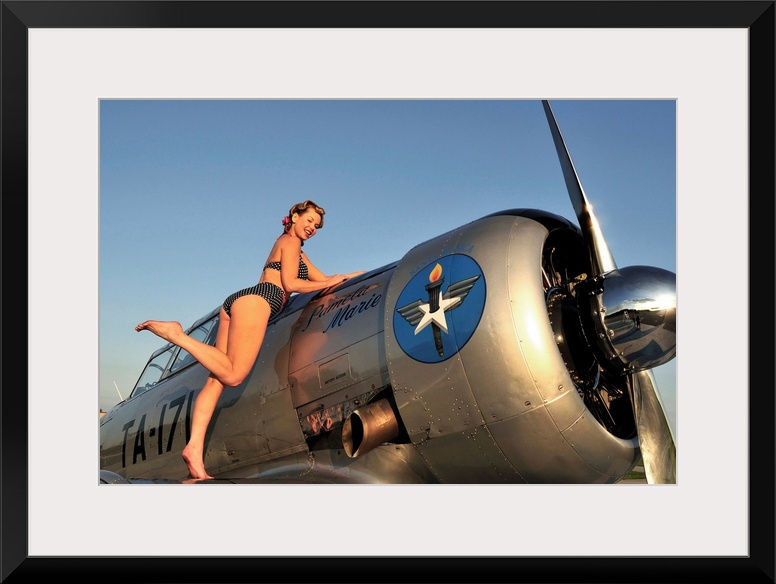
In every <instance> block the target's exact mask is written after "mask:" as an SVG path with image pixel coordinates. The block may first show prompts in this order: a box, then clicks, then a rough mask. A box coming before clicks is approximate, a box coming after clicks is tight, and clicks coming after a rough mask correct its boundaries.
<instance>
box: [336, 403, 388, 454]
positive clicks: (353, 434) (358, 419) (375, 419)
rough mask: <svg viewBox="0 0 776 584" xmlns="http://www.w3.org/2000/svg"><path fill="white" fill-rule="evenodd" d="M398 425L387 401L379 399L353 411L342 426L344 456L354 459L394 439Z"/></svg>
mask: <svg viewBox="0 0 776 584" xmlns="http://www.w3.org/2000/svg"><path fill="white" fill-rule="evenodd" d="M398 434H399V423H398V421H397V420H396V416H394V414H393V409H392V408H391V404H390V403H388V400H385V399H381V400H379V401H376V402H374V403H371V404H368V405H366V406H364V407H363V408H359V409H357V410H356V411H354V412H353V413H352V414H350V416H348V418H347V420H345V423H344V424H343V426H342V444H343V446H344V448H345V454H347V455H348V456H349V457H350V458H356V457H357V456H359V455H361V454H366V453H367V452H369V451H370V450H372V449H373V448H374V447H375V446H380V444H383V443H384V442H388V441H389V440H392V439H394V438H396V436H398Z"/></svg>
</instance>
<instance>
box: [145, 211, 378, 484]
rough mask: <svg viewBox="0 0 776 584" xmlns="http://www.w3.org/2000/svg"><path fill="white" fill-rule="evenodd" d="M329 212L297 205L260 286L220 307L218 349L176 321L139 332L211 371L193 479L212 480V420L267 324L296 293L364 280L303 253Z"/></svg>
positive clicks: (199, 404)
mask: <svg viewBox="0 0 776 584" xmlns="http://www.w3.org/2000/svg"><path fill="white" fill-rule="evenodd" d="M324 213H325V211H324V210H323V209H322V208H321V207H319V206H318V205H316V204H315V203H314V202H313V201H309V200H308V201H304V202H303V203H297V204H296V205H294V206H293V207H291V210H290V211H289V213H288V216H286V217H284V218H283V234H282V235H281V236H280V237H278V239H277V240H276V241H275V244H274V245H273V246H272V251H270V253H269V257H268V258H267V262H266V264H265V266H264V269H263V270H262V272H261V277H260V278H259V282H258V284H256V285H255V286H252V287H250V288H245V289H243V290H240V291H239V292H235V293H234V294H232V295H230V296H229V297H227V299H226V300H225V301H224V304H223V306H221V313H220V319H219V325H218V333H217V335H216V345H215V347H213V346H211V345H207V344H205V343H202V342H200V341H198V340H196V339H194V338H192V337H189V336H188V335H186V334H185V333H184V332H183V327H181V325H180V323H178V322H175V321H159V320H147V321H145V322H143V323H140V324H139V325H137V326H136V327H135V330H136V331H143V330H148V331H151V332H152V333H154V334H155V335H157V336H158V337H161V338H162V339H164V340H165V341H168V342H170V343H173V344H175V345H178V346H179V347H181V348H183V349H184V350H186V351H188V352H189V353H190V354H191V355H192V356H193V357H194V358H195V359H196V360H197V361H199V362H200V364H201V365H202V366H203V367H205V369H207V370H208V371H210V376H209V377H208V379H207V381H206V382H205V385H204V387H203V388H202V391H200V392H199V395H198V396H197V399H196V401H195V402H194V413H193V415H192V421H191V437H190V439H189V442H188V443H187V444H186V446H185V448H184V449H183V453H182V455H183V460H184V461H185V462H186V466H187V467H188V469H189V474H190V476H191V477H192V478H193V479H212V478H213V477H212V476H210V475H209V474H208V473H207V471H206V470H205V464H204V460H203V457H204V443H205V432H206V431H207V427H208V424H209V423H210V418H211V417H212V415H213V412H214V411H215V408H216V404H217V403H218V398H219V397H220V396H221V392H222V391H223V389H224V386H225V385H228V386H230V387H232V386H236V385H240V383H242V382H243V381H244V380H245V378H246V377H247V376H248V373H250V371H251V369H252V368H253V365H254V363H255V362H256V357H258V355H259V349H260V348H261V344H262V342H263V341H264V333H265V332H266V330H267V323H268V322H269V320H270V318H272V317H273V316H275V315H276V314H277V313H278V312H280V310H281V309H282V308H283V305H284V304H285V302H286V300H287V299H288V296H289V294H291V293H292V292H299V293H305V292H315V291H316V290H323V289H325V288H329V287H332V286H336V285H337V284H340V283H342V282H344V281H345V280H347V279H349V278H352V277H354V276H358V275H360V274H363V273H364V272H352V273H350V274H337V275H335V276H326V275H325V274H323V273H322V272H321V271H320V270H318V269H317V268H316V267H315V266H314V265H313V264H312V263H311V262H310V260H309V259H308V258H307V255H306V254H305V253H304V252H302V246H303V245H304V242H305V241H307V240H308V239H310V238H311V237H312V236H313V235H315V233H316V232H317V231H318V229H320V228H321V227H323V215H324Z"/></svg>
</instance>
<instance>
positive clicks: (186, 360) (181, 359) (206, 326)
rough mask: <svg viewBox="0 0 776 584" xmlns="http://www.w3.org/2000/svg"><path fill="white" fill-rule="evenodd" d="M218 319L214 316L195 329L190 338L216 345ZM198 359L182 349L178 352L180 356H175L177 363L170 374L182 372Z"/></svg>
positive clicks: (175, 362) (173, 365)
mask: <svg viewBox="0 0 776 584" xmlns="http://www.w3.org/2000/svg"><path fill="white" fill-rule="evenodd" d="M217 319H218V316H214V317H213V318H211V319H210V320H208V321H205V322H203V323H202V324H200V325H198V326H196V327H194V328H193V329H192V330H191V331H189V333H188V334H189V336H190V337H193V338H195V339H196V340H198V341H202V342H203V343H206V344H208V345H214V344H215V342H216V334H215V333H216V329H217V327H215V326H214V325H215V322H216V320H217ZM194 361H196V359H194V357H192V356H191V353H189V352H188V351H186V350H184V349H181V350H180V351H178V354H177V355H176V356H175V361H174V362H173V364H172V366H171V367H170V373H174V372H176V371H180V370H181V369H183V368H184V367H186V366H187V365H191V364H192V363H194Z"/></svg>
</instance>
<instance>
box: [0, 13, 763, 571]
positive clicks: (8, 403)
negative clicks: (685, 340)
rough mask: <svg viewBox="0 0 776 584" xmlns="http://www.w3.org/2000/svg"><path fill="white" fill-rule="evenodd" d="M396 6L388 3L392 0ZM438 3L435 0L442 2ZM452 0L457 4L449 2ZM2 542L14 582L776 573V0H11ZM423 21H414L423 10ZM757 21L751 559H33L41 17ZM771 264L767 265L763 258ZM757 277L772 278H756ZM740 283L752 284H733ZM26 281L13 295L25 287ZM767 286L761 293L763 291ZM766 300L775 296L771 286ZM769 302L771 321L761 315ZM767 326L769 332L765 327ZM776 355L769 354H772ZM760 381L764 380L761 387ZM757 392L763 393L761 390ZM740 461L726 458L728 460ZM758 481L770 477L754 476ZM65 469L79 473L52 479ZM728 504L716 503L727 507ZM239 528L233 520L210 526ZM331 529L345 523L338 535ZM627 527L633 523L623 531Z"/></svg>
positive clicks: (750, 24)
mask: <svg viewBox="0 0 776 584" xmlns="http://www.w3.org/2000/svg"><path fill="white" fill-rule="evenodd" d="M381 5H385V6H381ZM432 5H433V6H432ZM440 7H443V9H442V10H440ZM1 18H2V109H1V111H0V114H1V115H2V119H1V125H2V216H3V218H2V221H3V227H4V229H3V243H4V245H3V260H4V264H5V266H6V267H8V268H11V269H12V270H13V276H14V277H13V279H11V278H10V277H9V276H8V275H6V283H8V284H10V286H9V289H7V290H6V294H5V295H4V298H3V321H4V323H3V324H4V327H3V331H4V334H3V340H4V343H3V353H2V355H3V365H4V366H3V368H2V372H3V384H2V388H1V389H0V391H1V392H2V393H1V394H0V412H1V415H2V426H1V427H0V433H1V436H2V442H1V443H0V449H1V450H0V453H1V455H2V458H1V459H0V462H1V464H2V469H0V470H1V471H2V473H1V476H0V480H1V481H2V484H1V487H2V490H1V491H0V503H1V505H2V526H1V529H2V531H1V532H0V533H1V534H2V542H1V548H0V553H1V554H2V555H1V556H0V558H1V562H0V581H3V582H9V583H15V582H38V581H43V582H52V581H60V580H61V579H63V578H67V577H72V578H76V580H77V581H79V582H91V581H110V582H115V583H118V582H165V583H174V582H187V583H194V582H255V581H276V582H312V581H314V582H437V581H439V582H596V583H604V582H696V581H697V582H706V583H711V582H726V583H727V582H773V581H774V466H773V462H774V392H773V377H772V376H773V372H772V363H773V357H774V344H773V332H772V331H773V330H774V328H773V326H774V305H776V303H775V302H774V297H773V290H774V281H773V280H774V274H773V266H774V247H775V246H774V234H773V231H774V224H773V223H774V1H773V0H770V1H751V2H750V1H704V0H699V1H644V2H640V1H608V2H607V1H603V2H587V1H584V0H582V1H569V2H565V1H556V2H552V1H550V2H548V1H539V2H530V1H524V2H521V1H516V2H512V1H505V2H487V1H481V2H269V1H267V2H253V1H236V2H232V1H214V2H211V1H115V2H114V1H99V0H95V1H68V0H62V1H35V0H28V1H3V2H2V16H1ZM408 23H411V24H408ZM236 26H239V27H243V28H245V27H257V28H267V27H270V28H274V27H293V28H307V27H311V28H320V27H331V26H336V27H357V28H369V27H380V28H391V27H408V26H409V27H432V28H439V27H455V28H467V27H476V28H489V27H499V28H503V27H516V28H518V27H519V28H534V27H551V28H565V27H569V28H583V27H604V28H608V27H612V28H623V27H637V28H649V27H666V28H683V27H687V28H717V27H724V28H731V27H734V28H744V29H748V31H749V57H750V61H749V84H750V86H749V91H750V97H749V108H750V126H749V133H750V138H749V141H750V142H749V143H750V153H749V155H750V162H749V164H750V166H749V171H750V189H751V190H750V200H749V203H750V209H749V241H750V248H749V251H750V256H749V263H750V267H751V268H752V269H750V271H749V274H750V281H749V298H750V300H751V302H750V307H756V313H754V314H753V312H754V310H755V309H754V308H750V313H749V322H750V325H752V326H750V338H749V364H750V369H749V387H750V388H758V389H757V396H756V400H755V399H750V402H749V403H750V411H749V433H750V435H749V445H750V452H749V456H750V464H749V468H750V469H753V468H756V469H757V476H756V477H750V481H749V495H750V503H749V510H750V516H749V544H750V553H749V556H748V557H744V558H737V557H712V558H707V557H679V558H676V557H669V558H663V557H603V556H602V557H519V558H511V557H392V556H375V557H348V556H347V555H346V554H343V555H342V556H339V557H271V558H267V557H261V558H245V557H197V558H183V557H143V558H132V557H116V558H89V557H45V558H40V557H32V558H31V557H29V556H28V551H27V539H28V523H27V504H26V503H27V487H28V483H27V469H28V460H27V436H28V422H27V420H28V415H29V411H28V404H27V394H26V391H25V390H24V388H27V386H28V379H27V367H26V365H27V362H28V355H27V340H28V335H29V331H28V329H27V310H29V308H30V307H29V306H28V305H27V292H28V289H27V281H26V278H24V277H22V275H23V274H26V270H27V265H26V258H27V256H26V254H24V255H23V254H21V253H20V249H21V248H22V245H21V244H20V243H19V242H25V245H26V241H27V235H28V233H27V221H26V220H25V218H27V217H28V210H27V189H28V176H27V172H28V161H27V146H28V139H27V138H28V136H27V113H28V107H27V31H28V29H30V28H35V27H59V28H84V27H86V28H89V27H101V28H110V27H121V28H134V27H138V28H157V27H164V28H178V27H199V28H207V27H220V28H229V27H236ZM755 267H756V268H757V269H755ZM755 276H756V277H757V285H756V286H755V285H754V280H753V279H754V278H755ZM730 285H740V283H730ZM11 290H12V291H13V293H11ZM755 294H757V297H756V299H757V301H756V302H755ZM763 294H765V296H766V298H765V300H763V298H762V296H763ZM752 316H756V318H757V321H756V324H755V323H753V322H752V320H751V317H752ZM762 331H765V336H766V337H767V338H765V339H763V338H760V337H761V336H762ZM763 364H767V367H763ZM750 391H751V389H750ZM753 397H754V396H753ZM721 465H722V466H723V468H722V472H724V462H723V461H721ZM751 479H755V480H751ZM52 480H55V481H56V480H66V478H60V477H52ZM712 511H713V510H710V512H712ZM207 536H211V537H212V536H215V537H219V538H220V537H226V536H227V534H207ZM328 537H339V536H338V535H337V534H329V535H328ZM612 537H617V534H616V533H613V534H612Z"/></svg>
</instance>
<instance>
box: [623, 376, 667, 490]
mask: <svg viewBox="0 0 776 584" xmlns="http://www.w3.org/2000/svg"><path fill="white" fill-rule="evenodd" d="M631 388H632V395H631V398H632V399H633V412H634V414H635V417H636V431H637V432H638V435H639V448H640V449H641V457H642V460H643V463H644V472H645V473H646V475H647V482H648V483H649V484H676V444H675V443H674V437H673V434H672V432H671V426H669V424H668V420H667V419H666V414H665V410H664V409H663V402H662V401H661V400H660V394H659V393H658V391H657V387H656V385H655V378H654V376H653V375H652V373H651V372H650V371H639V372H637V373H634V374H633V375H631Z"/></svg>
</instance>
